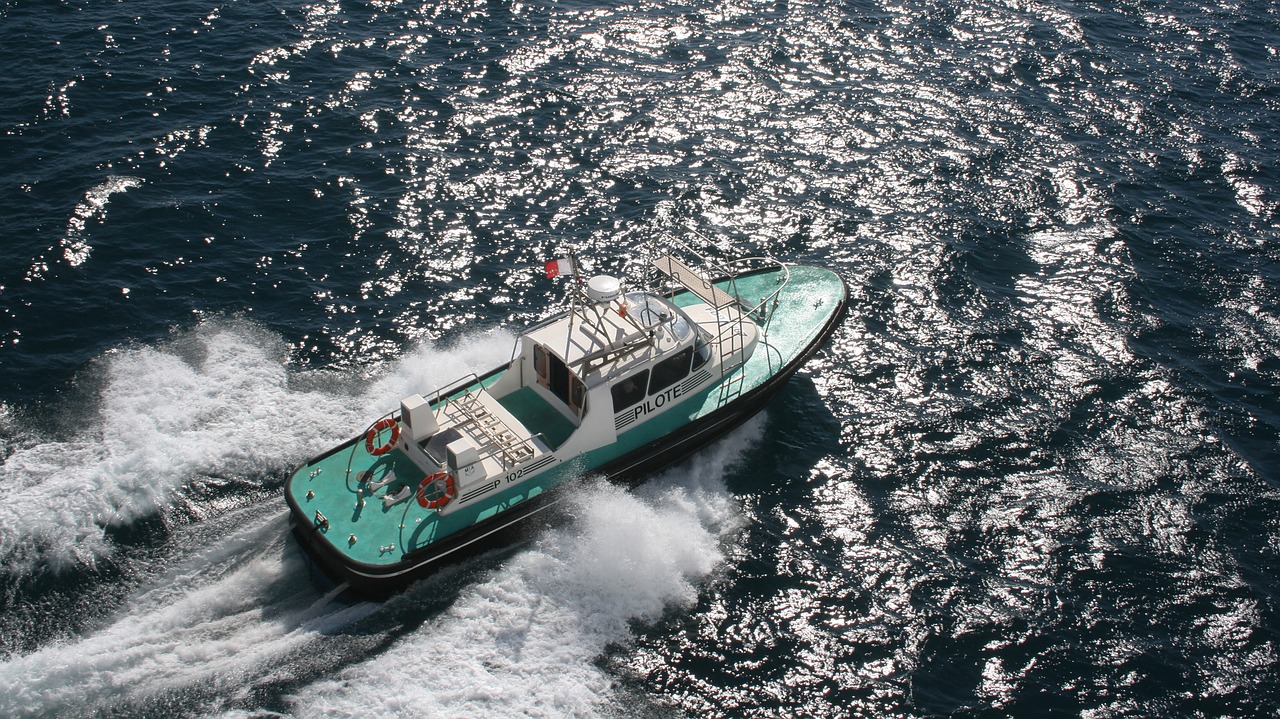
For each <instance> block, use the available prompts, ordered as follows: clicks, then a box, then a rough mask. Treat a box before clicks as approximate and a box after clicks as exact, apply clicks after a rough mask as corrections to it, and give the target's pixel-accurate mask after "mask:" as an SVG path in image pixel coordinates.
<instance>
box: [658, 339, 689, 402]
mask: <svg viewBox="0 0 1280 719" xmlns="http://www.w3.org/2000/svg"><path fill="white" fill-rule="evenodd" d="M692 358H693V348H692V347H685V348H684V349H682V350H680V351H679V352H677V353H675V354H674V355H671V356H670V357H668V358H666V359H664V360H662V361H661V362H659V363H658V364H656V365H654V366H653V379H652V380H651V381H650V382H649V394H657V393H658V392H661V391H662V390H664V389H666V388H668V387H670V386H671V385H673V384H675V383H676V382H679V381H680V380H682V379H684V378H685V377H687V376H689V360H691V359H692Z"/></svg>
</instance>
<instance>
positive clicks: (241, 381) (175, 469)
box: [0, 321, 512, 574]
mask: <svg viewBox="0 0 1280 719" xmlns="http://www.w3.org/2000/svg"><path fill="white" fill-rule="evenodd" d="M511 341H512V340H511V338H510V336H509V335H502V334H501V333H493V334H490V335H485V336H482V337H479V338H475V339H472V340H466V341H463V342H461V343H459V344H458V345H457V346H456V347H449V348H445V349H440V348H437V347H435V346H434V345H429V344H428V345H424V346H422V347H419V348H417V349H416V350H414V351H412V352H410V353H409V354H408V355H406V357H404V358H403V359H402V360H400V361H398V362H396V363H394V364H392V365H391V366H390V367H389V368H388V369H387V371H386V372H385V374H384V375H383V376H382V377H381V378H379V379H377V380H374V381H372V382H370V383H369V384H368V385H367V386H366V387H365V388H364V391H363V392H361V393H358V394H357V395H355V396H352V395H350V394H343V393H340V392H338V391H335V390H331V389H328V388H327V387H326V388H325V389H324V390H303V389H299V388H297V387H296V386H293V385H295V384H297V383H296V382H295V381H294V380H295V379H296V378H295V377H291V375H290V373H289V372H288V370H287V369H286V366H285V359H284V358H285V355H286V352H285V348H284V347H283V345H282V343H281V342H280V340H279V338H278V337H276V336H274V335H271V334H270V333H268V332H266V331H264V330H261V329H259V328H257V327H254V326H253V325H251V324H248V323H244V322H228V321H211V322H207V323H204V324H202V325H200V326H199V327H197V328H195V329H193V330H192V331H190V332H188V333H186V334H185V335H183V336H181V337H179V338H178V339H177V340H175V341H173V342H172V343H170V344H168V345H166V346H161V347H150V346H147V347H137V348H130V349H125V350H122V351H118V352H115V353H113V354H110V355H108V357H107V358H106V359H105V360H104V369H105V377H104V383H103V387H102V389H101V391H100V397H99V398H98V406H97V407H93V406H89V407H69V408H67V409H68V410H69V411H76V412H79V413H80V421H81V425H80V432H79V434H78V436H76V437H75V438H73V439H67V440H57V439H54V440H47V441H37V442H35V443H30V444H28V445H27V446H23V447H19V448H17V449H15V450H14V451H13V452H12V453H11V454H10V455H9V456H8V457H7V458H6V459H5V460H4V464H3V466H0V562H2V563H3V564H4V566H5V568H6V569H7V571H10V572H16V573H23V574H25V573H31V572H33V571H35V570H36V569H37V568H38V567H41V566H49V567H51V568H53V569H54V570H55V571H56V570H63V569H66V568H68V567H71V566H75V565H92V564H93V563H94V562H96V561H97V560H98V559H99V558H101V557H104V556H108V555H110V554H111V553H112V551H113V547H112V545H111V541H110V540H109V539H108V538H107V537H106V536H105V535H104V531H103V530H104V528H105V527H108V526H113V525H127V524H129V523H131V522H133V521H135V520H137V519H139V518H141V517H146V516H150V515H154V514H155V513H156V512H158V511H160V512H162V511H163V510H164V509H165V508H167V507H168V506H169V505H170V504H171V503H172V502H173V500H174V498H175V495H176V494H177V493H179V492H180V491H181V490H182V489H183V488H185V487H186V486H187V485H188V484H189V483H190V482H191V481H192V480H193V479H195V478H197V477H203V476H209V475H213V476H237V475H238V476H249V477H255V476H266V475H269V474H271V473H277V472H283V471H285V470H287V469H288V468H289V467H291V466H293V465H294V464H296V463H297V462H299V461H301V460H302V459H305V458H306V457H307V456H310V455H311V454H314V453H315V452H318V451H320V450H322V449H324V448H326V447H328V446H332V445H333V444H335V443H337V442H338V441H340V440H342V439H345V438H346V437H349V436H352V435H354V434H356V433H358V432H360V431H361V430H362V429H363V427H364V426H365V425H366V424H367V423H368V422H369V421H370V420H371V419H372V418H374V417H376V416H378V415H381V414H383V413H384V412H386V411H388V410H390V409H392V408H394V407H395V406H396V402H397V401H398V400H399V399H400V398H401V397H403V396H405V395H407V394H411V393H413V392H422V391H429V390H430V389H431V384H430V383H431V382H432V381H435V380H434V379H433V378H436V377H450V378H451V377H453V376H455V373H456V374H464V373H465V372H470V371H478V370H481V369H484V368H487V367H492V366H496V365H497V364H498V363H500V362H503V361H506V360H507V359H508V358H509V357H510V348H511ZM437 372H438V373H439V374H436V373H437Z"/></svg>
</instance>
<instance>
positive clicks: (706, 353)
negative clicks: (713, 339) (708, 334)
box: [693, 335, 711, 372]
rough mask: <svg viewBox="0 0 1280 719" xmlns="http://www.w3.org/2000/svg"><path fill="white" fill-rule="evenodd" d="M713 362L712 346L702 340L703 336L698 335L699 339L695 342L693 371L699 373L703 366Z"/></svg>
mask: <svg viewBox="0 0 1280 719" xmlns="http://www.w3.org/2000/svg"><path fill="white" fill-rule="evenodd" d="M710 360H711V345H709V344H707V341H706V340H704V339H702V335H698V339H696V340H694V342H693V371H694V372H697V371H698V370H699V369H700V368H701V367H702V365H704V364H706V363H707V362H709V361H710Z"/></svg>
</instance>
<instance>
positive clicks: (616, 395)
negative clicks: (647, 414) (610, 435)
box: [612, 369, 649, 414]
mask: <svg viewBox="0 0 1280 719" xmlns="http://www.w3.org/2000/svg"><path fill="white" fill-rule="evenodd" d="M647 384H649V370H647V369H646V370H641V371H639V372H636V373H635V374H633V375H631V376H630V377H628V378H626V379H624V380H622V381H621V382H618V383H617V384H615V385H614V386H613V387H612V390H613V412H614V414H617V413H618V412H621V411H622V410H624V409H626V408H627V407H630V406H631V405H633V404H635V403H636V402H639V401H640V400H642V399H644V388H645V386H646V385H647Z"/></svg>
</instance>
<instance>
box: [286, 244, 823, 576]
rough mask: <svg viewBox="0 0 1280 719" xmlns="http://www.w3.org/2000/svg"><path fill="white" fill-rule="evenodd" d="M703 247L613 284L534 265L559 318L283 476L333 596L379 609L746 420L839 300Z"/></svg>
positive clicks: (782, 268)
mask: <svg viewBox="0 0 1280 719" xmlns="http://www.w3.org/2000/svg"><path fill="white" fill-rule="evenodd" d="M699 247H701V245H699ZM713 249H714V245H708V248H707V249H701V250H695V249H694V248H693V247H691V246H689V245H688V244H686V243H685V242H682V241H678V240H674V239H668V241H666V242H662V243H659V244H658V249H656V250H654V251H651V252H650V253H649V254H648V255H647V256H646V257H643V258H638V260H637V261H636V262H635V263H633V267H634V266H636V265H638V266H639V267H640V268H641V269H639V270H638V271H635V272H634V274H635V277H634V278H631V279H628V281H627V282H624V281H623V280H622V279H619V278H618V277H615V276H612V275H608V274H598V275H592V276H588V272H587V271H585V265H584V264H583V263H581V262H580V261H579V260H578V258H576V257H574V256H572V255H569V256H567V257H565V258H562V259H559V260H554V261H552V262H549V263H547V266H546V274H547V276H548V277H557V276H559V277H561V278H566V279H567V285H568V287H567V292H566V294H567V296H568V300H567V305H568V306H567V308H563V309H561V310H560V311H559V312H558V313H557V314H555V315H554V316H552V317H551V318H550V319H548V320H546V321H543V322H541V323H538V324H536V325H535V326H533V327H530V328H529V329H527V330H525V331H524V332H523V333H521V334H520V335H519V336H518V337H517V339H516V342H515V347H514V349H513V352H512V357H511V359H510V361H509V362H507V363H505V364H503V365H501V366H498V367H496V368H494V369H493V370H491V371H488V372H486V373H484V374H471V375H469V376H466V377H462V378H458V379H456V381H453V382H452V383H451V384H447V385H445V386H443V387H442V388H440V389H436V390H434V391H432V390H431V389H430V387H431V386H432V378H428V377H424V378H423V390H422V392H421V393H417V394H413V395H411V396H408V397H405V398H403V399H402V400H401V401H400V404H399V407H397V408H394V409H392V410H391V411H389V412H388V413H387V414H385V415H383V416H381V417H378V418H376V419H374V420H372V422H371V423H370V424H369V426H368V427H366V428H365V430H364V431H363V432H360V433H357V434H355V435H354V436H352V437H351V438H350V439H349V440H348V441H346V442H344V443H342V444H340V445H339V446H337V447H334V448H332V449H330V450H328V451H326V452H324V453H323V454H320V455H319V456H317V457H315V458H313V459H311V460H310V461H308V462H306V463H305V464H303V465H302V466H300V467H298V468H297V469H296V470H294V471H293V472H292V473H291V474H290V476H289V477H288V479H287V480H286V482H285V486H284V495H285V498H286V501H287V503H288V505H289V512H290V525H291V531H292V533H293V535H294V536H295V537H296V539H297V542H298V543H299V544H300V545H301V547H302V548H303V549H304V550H305V552H306V554H307V555H308V556H309V557H310V559H311V560H312V561H313V562H314V564H315V565H318V567H319V568H320V569H321V570H323V572H324V575H325V576H326V577H328V579H329V580H331V581H332V582H333V584H334V585H335V586H336V587H339V588H340V589H343V590H349V591H350V593H352V594H354V595H357V596H360V597H364V598H372V599H385V598H387V597H389V596H391V595H393V594H395V593H396V592H398V591H400V590H402V589H403V588H405V587H406V586H407V585H408V584H410V583H411V582H413V581H415V580H417V579H419V578H421V577H424V576H426V575H427V574H429V573H431V572H432V571H434V570H435V569H437V568H439V567H440V566H442V565H444V564H447V563H451V562H456V561H459V560H462V559H465V558H467V557H471V556H474V555H475V554H476V553H477V552H478V551H480V550H485V549H489V548H492V547H494V546H502V545H503V544H504V542H505V543H509V542H510V541H511V538H512V537H514V536H517V535H518V534H519V533H520V531H521V530H522V528H524V527H526V526H528V525H529V522H530V520H531V518H533V517H536V516H538V515H539V514H540V513H543V512H545V511H546V510H547V509H549V508H550V507H553V506H554V505H555V504H556V503H557V502H559V501H561V500H563V499H564V498H565V497H567V496H570V495H569V493H570V492H573V491H574V487H575V486H581V484H580V483H577V482H574V481H572V480H574V479H575V478H581V477H584V476H605V477H607V478H609V479H610V480H612V481H617V482H622V483H628V484H636V483H638V482H640V481H642V480H643V479H644V478H645V477H647V476H650V475H652V474H653V473H654V472H656V471H657V470H660V469H662V468H665V467H667V466H669V465H671V464H673V463H676V462H679V461H680V460H681V459H684V458H686V457H688V456H689V455H690V454H692V453H693V452H695V451H696V450H698V449H700V448H702V447H704V446H706V445H707V444H708V443H710V442H713V441H714V440H716V439H717V438H719V437H722V436H723V435H725V434H726V433H727V432H729V431H730V430H732V429H733V428H735V427H737V426H738V425H740V424H741V423H743V422H744V421H746V420H747V419H749V418H750V417H752V416H753V415H755V414H756V413H758V412H759V411H760V410H761V409H762V408H763V407H764V406H765V405H766V404H768V402H769V401H770V400H772V399H773V398H774V397H775V396H776V395H777V394H778V393H779V391H780V390H781V389H782V388H783V386H784V385H785V384H786V383H787V381H788V380H789V379H790V378H791V376H792V375H794V374H795V373H796V371H797V370H799V369H800V368H801V367H802V366H803V365H804V364H805V362H806V361H807V360H809V358H811V357H812V356H813V355H814V353H816V352H817V351H818V350H819V349H820V348H821V347H822V346H823V345H824V344H825V343H826V341H827V340H828V339H829V338H830V336H831V335H832V333H833V332H834V331H835V330H836V328H837V327H838V325H839V323H840V321H841V318H842V316H843V313H844V310H845V307H846V305H847V303H848V287H847V285H846V284H845V282H844V280H843V279H842V278H841V277H840V276H839V275H838V274H837V273H835V272H833V271H831V270H830V269H826V268H822V267H816V266H807V265H796V264H789V263H784V262H781V261H779V260H776V259H773V258H769V257H747V258H741V259H733V260H726V259H722V258H720V257H717V255H716V253H714V252H713V251H712V250H713ZM620 274H621V273H620ZM566 279H561V280H558V281H562V282H563V281H566Z"/></svg>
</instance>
